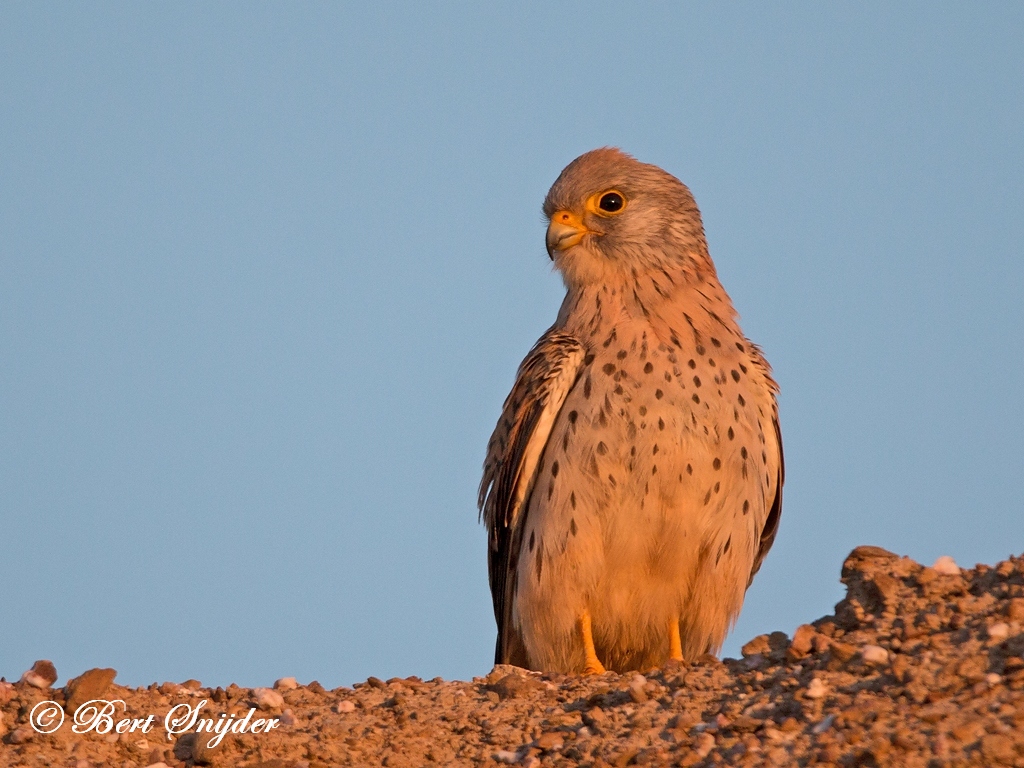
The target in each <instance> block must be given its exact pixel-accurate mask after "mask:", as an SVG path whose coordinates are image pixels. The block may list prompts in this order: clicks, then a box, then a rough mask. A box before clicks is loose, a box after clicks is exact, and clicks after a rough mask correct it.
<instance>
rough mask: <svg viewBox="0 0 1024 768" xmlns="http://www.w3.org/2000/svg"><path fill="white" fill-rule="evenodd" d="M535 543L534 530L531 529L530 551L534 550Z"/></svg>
mask: <svg viewBox="0 0 1024 768" xmlns="http://www.w3.org/2000/svg"><path fill="white" fill-rule="evenodd" d="M534 543H535V542H534V538H533V531H530V551H531V552H533V545H534Z"/></svg>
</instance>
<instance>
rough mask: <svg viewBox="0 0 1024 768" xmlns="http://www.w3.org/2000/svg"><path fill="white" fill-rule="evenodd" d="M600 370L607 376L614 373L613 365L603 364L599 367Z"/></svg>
mask: <svg viewBox="0 0 1024 768" xmlns="http://www.w3.org/2000/svg"><path fill="white" fill-rule="evenodd" d="M601 370H602V371H604V372H605V373H606V374H608V375H609V376H611V375H612V374H613V373H615V364H614V363H605V364H604V365H602V366H601Z"/></svg>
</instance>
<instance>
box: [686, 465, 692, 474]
mask: <svg viewBox="0 0 1024 768" xmlns="http://www.w3.org/2000/svg"><path fill="white" fill-rule="evenodd" d="M686 474H688V475H692V474H693V465H692V464H687V465H686Z"/></svg>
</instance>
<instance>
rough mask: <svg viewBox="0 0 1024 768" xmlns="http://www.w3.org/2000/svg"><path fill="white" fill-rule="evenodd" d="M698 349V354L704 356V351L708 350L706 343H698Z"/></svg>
mask: <svg viewBox="0 0 1024 768" xmlns="http://www.w3.org/2000/svg"><path fill="white" fill-rule="evenodd" d="M696 350H697V354H698V355H701V356H703V355H704V352H705V351H706V350H705V349H704V345H703V344H698V345H697V346H696Z"/></svg>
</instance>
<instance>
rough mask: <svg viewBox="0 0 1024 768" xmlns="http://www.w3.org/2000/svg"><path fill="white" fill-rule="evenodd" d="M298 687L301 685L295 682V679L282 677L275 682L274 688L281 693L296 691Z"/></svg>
mask: <svg viewBox="0 0 1024 768" xmlns="http://www.w3.org/2000/svg"><path fill="white" fill-rule="evenodd" d="M298 687H299V684H298V683H297V682H295V678H294V677H282V678H281V679H279V680H275V681H274V688H276V689H277V690H279V691H294V690H295V689H296V688H298Z"/></svg>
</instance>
